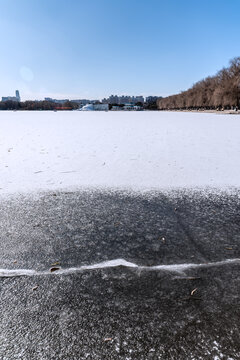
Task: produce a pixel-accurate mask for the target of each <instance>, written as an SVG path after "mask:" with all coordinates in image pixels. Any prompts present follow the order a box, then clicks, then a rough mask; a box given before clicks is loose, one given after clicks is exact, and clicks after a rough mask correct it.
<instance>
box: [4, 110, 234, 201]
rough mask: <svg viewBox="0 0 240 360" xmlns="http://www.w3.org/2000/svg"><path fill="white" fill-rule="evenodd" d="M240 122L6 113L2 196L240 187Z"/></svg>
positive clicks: (159, 115) (208, 117)
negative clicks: (58, 191) (107, 189)
mask: <svg viewBox="0 0 240 360" xmlns="http://www.w3.org/2000/svg"><path fill="white" fill-rule="evenodd" d="M239 134H240V116H238V115H235V116H233V115H232V116H231V115H216V114H209V113H205V114H202V113H201V114H200V113H177V112H78V111H75V112H30V111H29V112H1V113H0V166H1V177H0V188H1V190H0V192H1V193H2V194H3V193H14V192H25V191H35V190H51V189H61V188H68V187H72V188H82V187H84V188H85V187H103V188H104V187H111V188H130V189H135V190H139V189H141V190H149V189H153V188H156V189H166V188H175V187H188V188H189V187H191V188H192V187H206V186H207V187H217V188H219V187H221V188H224V187H229V186H239V185H240V172H239V158H240V137H239Z"/></svg>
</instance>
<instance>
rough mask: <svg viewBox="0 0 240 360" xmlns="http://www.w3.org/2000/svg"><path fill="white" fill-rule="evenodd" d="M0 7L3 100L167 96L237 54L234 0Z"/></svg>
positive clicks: (6, 0) (7, 2) (0, 0)
mask: <svg viewBox="0 0 240 360" xmlns="http://www.w3.org/2000/svg"><path fill="white" fill-rule="evenodd" d="M0 9H1V11H0V33H1V34H2V37H1V54H2V55H1V57H0V78H1V82H0V95H1V96H5V95H8V94H11V93H12V89H19V90H20V92H21V98H22V100H27V99H36V100H40V99H43V98H44V97H51V98H59V99H64V98H71V99H74V98H88V99H102V98H104V97H108V96H109V94H142V96H144V97H146V96H148V95H151V94H152V95H158V96H167V95H171V94H175V93H178V92H180V91H182V90H186V89H188V88H189V87H190V86H192V84H193V83H195V82H197V81H199V80H201V79H202V78H204V77H206V76H209V75H214V74H215V73H216V72H217V71H218V70H220V69H222V67H223V66H228V62H229V60H230V59H231V58H233V57H235V56H239V53H238V51H239V50H238V47H237V44H238V42H239V39H238V37H239V33H240V22H239V19H238V16H239V15H238V14H239V12H240V2H239V1H238V0H229V1H226V0H211V1H209V0H202V1H201V2H194V1H192V0H182V1H179V0H168V1H166V0H148V1H146V0H131V1H129V0H121V2H116V1H112V0H102V1H99V0H92V1H91V2H87V1H83V0H68V1H66V0H51V1H49V0H34V1H33V0H21V1H19V0H0ZM16 35H17V36H16Z"/></svg>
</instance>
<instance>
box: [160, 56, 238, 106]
mask: <svg viewBox="0 0 240 360" xmlns="http://www.w3.org/2000/svg"><path fill="white" fill-rule="evenodd" d="M239 102H240V57H237V58H234V59H233V60H231V61H230V65H229V67H228V68H223V69H222V70H221V71H219V72H218V73H217V74H216V75H215V76H211V77H207V78H206V79H204V80H201V81H199V82H197V83H196V84H194V85H193V86H192V87H191V88H190V89H189V90H187V91H183V92H181V93H180V94H177V95H172V96H168V97H166V98H162V99H158V100H157V105H158V109H160V110H167V109H169V110H178V109H183V110H195V109H206V110H209V109H218V110H221V109H232V108H239V105H240V104H239Z"/></svg>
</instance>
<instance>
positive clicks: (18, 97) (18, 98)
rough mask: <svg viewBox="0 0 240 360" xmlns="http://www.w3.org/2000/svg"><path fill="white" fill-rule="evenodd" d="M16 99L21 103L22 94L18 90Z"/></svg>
mask: <svg viewBox="0 0 240 360" xmlns="http://www.w3.org/2000/svg"><path fill="white" fill-rule="evenodd" d="M16 99H17V101H20V100H21V99H20V94H19V90H16Z"/></svg>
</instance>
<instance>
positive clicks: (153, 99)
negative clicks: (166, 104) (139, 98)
mask: <svg viewBox="0 0 240 360" xmlns="http://www.w3.org/2000/svg"><path fill="white" fill-rule="evenodd" d="M158 98H159V96H147V97H146V103H147V104H151V103H154V102H156V101H157V99H158Z"/></svg>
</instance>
